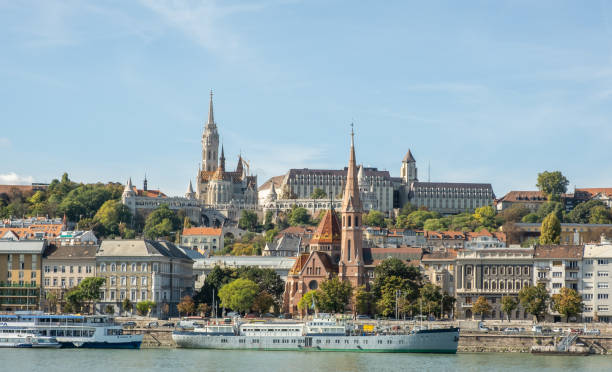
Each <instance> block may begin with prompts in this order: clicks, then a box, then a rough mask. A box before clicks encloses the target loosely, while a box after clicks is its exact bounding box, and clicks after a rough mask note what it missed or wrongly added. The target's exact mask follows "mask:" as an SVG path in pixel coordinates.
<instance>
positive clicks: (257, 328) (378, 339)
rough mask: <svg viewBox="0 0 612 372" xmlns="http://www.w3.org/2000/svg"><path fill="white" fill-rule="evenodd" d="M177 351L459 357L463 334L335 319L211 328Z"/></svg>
mask: <svg viewBox="0 0 612 372" xmlns="http://www.w3.org/2000/svg"><path fill="white" fill-rule="evenodd" d="M172 339H173V340H174V342H175V343H176V344H177V346H178V347H182V348H201V349H243V350H295V351H298V350H299V351H358V352H391V353H456V352H457V345H458V341H459V328H440V329H413V330H401V331H400V330H390V329H379V330H378V331H377V332H362V331H361V332H360V331H358V329H357V328H355V327H354V325H350V324H347V325H345V324H339V323H338V322H336V321H335V320H333V319H314V320H312V321H310V322H307V323H277V322H270V323H242V324H240V323H237V324H234V325H231V324H230V325H218V324H209V325H206V326H204V327H202V328H196V329H194V330H193V331H175V332H173V334H172Z"/></svg>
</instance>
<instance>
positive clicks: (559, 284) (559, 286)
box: [552, 283, 562, 289]
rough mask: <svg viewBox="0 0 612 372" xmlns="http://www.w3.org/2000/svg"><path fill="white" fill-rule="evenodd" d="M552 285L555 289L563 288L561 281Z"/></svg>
mask: <svg viewBox="0 0 612 372" xmlns="http://www.w3.org/2000/svg"><path fill="white" fill-rule="evenodd" d="M552 287H553V288H555V289H556V288H561V287H562V284H561V283H553V285H552Z"/></svg>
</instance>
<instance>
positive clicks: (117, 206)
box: [94, 200, 132, 236]
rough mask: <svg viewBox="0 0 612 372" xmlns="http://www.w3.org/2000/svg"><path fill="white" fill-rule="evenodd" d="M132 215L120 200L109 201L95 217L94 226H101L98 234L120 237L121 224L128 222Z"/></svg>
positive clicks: (97, 230)
mask: <svg viewBox="0 0 612 372" xmlns="http://www.w3.org/2000/svg"><path fill="white" fill-rule="evenodd" d="M131 218H132V214H131V213H130V210H129V209H128V207H126V206H125V205H124V204H123V203H121V201H120V200H107V201H105V202H104V204H102V206H101V207H100V209H98V212H96V215H95V216H94V224H95V225H94V226H100V228H97V229H96V232H97V233H99V234H100V235H102V236H109V235H119V233H120V232H119V224H120V223H121V222H124V223H125V222H128V221H130V219H131Z"/></svg>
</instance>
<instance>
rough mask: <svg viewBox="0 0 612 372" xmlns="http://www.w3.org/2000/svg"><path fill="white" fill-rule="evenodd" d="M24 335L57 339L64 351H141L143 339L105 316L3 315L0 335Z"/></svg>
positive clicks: (36, 313)
mask: <svg viewBox="0 0 612 372" xmlns="http://www.w3.org/2000/svg"><path fill="white" fill-rule="evenodd" d="M24 332H25V333H32V334H35V335H38V336H40V337H53V338H55V339H56V340H57V341H58V342H59V344H60V345H61V347H63V348H72V347H77V348H104V349H138V348H140V344H141V343H142V338H143V335H128V334H124V333H123V328H122V327H121V325H119V324H117V323H115V321H114V319H113V318H112V317H109V316H105V315H91V316H88V315H48V314H42V313H40V312H28V313H19V314H11V315H0V336H4V335H7V334H18V333H24Z"/></svg>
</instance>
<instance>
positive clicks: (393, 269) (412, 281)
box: [372, 257, 422, 299]
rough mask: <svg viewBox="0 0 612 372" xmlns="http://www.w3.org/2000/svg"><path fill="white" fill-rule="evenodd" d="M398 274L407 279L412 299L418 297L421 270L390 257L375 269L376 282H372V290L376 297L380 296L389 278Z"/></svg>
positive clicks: (399, 276)
mask: <svg viewBox="0 0 612 372" xmlns="http://www.w3.org/2000/svg"><path fill="white" fill-rule="evenodd" d="M392 276H396V277H398V278H400V279H405V280H406V286H407V292H408V293H410V296H411V299H416V297H418V289H419V288H420V287H421V280H422V276H421V272H420V271H419V269H418V268H416V267H414V266H406V264H404V263H403V262H402V260H400V259H398V258H395V257H389V258H385V259H384V260H382V261H381V262H380V264H379V265H378V266H376V268H375V269H374V283H373V284H372V292H374V295H375V297H376V298H380V291H381V288H382V287H383V286H384V285H385V281H386V279H387V278H390V277H392Z"/></svg>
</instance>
